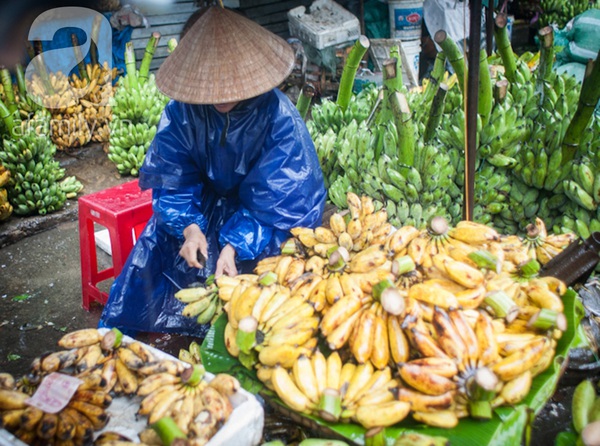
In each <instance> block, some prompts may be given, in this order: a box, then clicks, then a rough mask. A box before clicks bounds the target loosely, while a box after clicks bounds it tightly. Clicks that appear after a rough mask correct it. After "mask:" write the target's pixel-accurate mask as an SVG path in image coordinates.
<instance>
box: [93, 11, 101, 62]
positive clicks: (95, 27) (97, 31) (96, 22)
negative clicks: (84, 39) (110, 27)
mask: <svg viewBox="0 0 600 446" xmlns="http://www.w3.org/2000/svg"><path fill="white" fill-rule="evenodd" d="M101 24H102V17H101V16H99V15H97V16H96V17H94V21H93V22H92V39H91V42H90V62H91V64H92V66H94V65H97V64H98V45H96V42H97V41H98V39H99V34H100V25H101Z"/></svg>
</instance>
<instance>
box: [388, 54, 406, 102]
mask: <svg viewBox="0 0 600 446" xmlns="http://www.w3.org/2000/svg"><path fill="white" fill-rule="evenodd" d="M390 58H391V59H396V76H395V77H394V84H395V85H394V91H401V90H402V87H403V86H404V81H403V79H402V57H401V56H400V47H399V46H398V45H393V46H392V47H391V48H390Z"/></svg>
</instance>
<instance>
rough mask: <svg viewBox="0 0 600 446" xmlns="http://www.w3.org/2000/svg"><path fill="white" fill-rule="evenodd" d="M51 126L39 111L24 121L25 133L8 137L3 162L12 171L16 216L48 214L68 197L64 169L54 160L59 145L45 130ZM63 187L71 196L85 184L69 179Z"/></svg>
mask: <svg viewBox="0 0 600 446" xmlns="http://www.w3.org/2000/svg"><path fill="white" fill-rule="evenodd" d="M38 117H39V119H38ZM33 123H39V125H37V127H34V126H33V125H32V124H33ZM48 126H49V124H48V121H47V119H46V117H45V116H41V115H40V114H39V112H38V114H36V118H35V120H32V121H29V122H23V124H22V131H23V134H22V136H20V137H18V138H13V139H5V140H4V146H3V148H2V150H0V162H1V163H2V165H3V166H4V167H5V168H6V169H8V170H9V171H10V179H9V181H8V184H7V186H8V187H7V190H8V199H9V201H10V203H11V204H12V206H13V208H14V213H15V214H17V215H31V214H40V215H45V214H47V213H49V212H54V211H57V210H59V209H61V208H62V207H63V205H64V203H65V201H66V199H67V195H66V192H65V190H63V188H62V187H61V183H60V180H61V179H62V178H63V177H64V175H65V170H64V169H63V168H61V167H60V165H59V163H58V161H56V160H55V159H54V154H55V153H56V146H55V145H54V144H53V143H52V141H51V140H50V138H49V137H48V133H46V130H47V129H48ZM44 129H46V130H44ZM64 187H65V189H66V190H68V191H69V192H68V193H69V195H72V194H73V193H76V192H78V191H79V190H81V188H82V187H83V186H82V185H81V183H79V182H78V181H77V180H76V179H69V180H68V182H67V183H65V184H64Z"/></svg>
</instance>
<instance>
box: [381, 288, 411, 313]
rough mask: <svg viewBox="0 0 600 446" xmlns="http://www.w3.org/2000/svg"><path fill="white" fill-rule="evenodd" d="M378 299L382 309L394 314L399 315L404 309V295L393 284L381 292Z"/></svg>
mask: <svg viewBox="0 0 600 446" xmlns="http://www.w3.org/2000/svg"><path fill="white" fill-rule="evenodd" d="M380 301H381V306H382V307H383V309H384V310H385V311H386V312H388V313H389V314H392V315H394V316H400V315H401V314H402V313H404V310H405V309H406V301H405V300H404V296H402V295H401V294H400V292H399V291H398V288H396V287H394V286H391V287H388V288H386V289H384V290H383V291H382V292H381V297H380Z"/></svg>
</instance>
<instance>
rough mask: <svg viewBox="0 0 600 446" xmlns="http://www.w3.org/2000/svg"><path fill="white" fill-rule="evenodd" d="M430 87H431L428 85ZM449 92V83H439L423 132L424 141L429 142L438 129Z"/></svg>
mask: <svg viewBox="0 0 600 446" xmlns="http://www.w3.org/2000/svg"><path fill="white" fill-rule="evenodd" d="M428 88H429V87H428ZM447 94H448V85H446V84H445V83H443V82H442V83H441V84H439V86H438V88H437V91H436V92H435V96H434V97H433V103H432V104H431V108H430V112H429V118H428V119H427V124H426V126H425V131H424V132H423V141H424V142H425V143H428V142H429V141H431V140H432V139H433V137H434V136H435V132H436V130H437V129H438V127H439V125H440V122H442V115H443V114H444V104H445V103H446V95H447Z"/></svg>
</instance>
